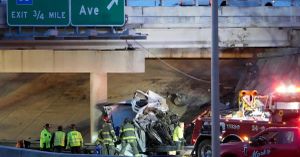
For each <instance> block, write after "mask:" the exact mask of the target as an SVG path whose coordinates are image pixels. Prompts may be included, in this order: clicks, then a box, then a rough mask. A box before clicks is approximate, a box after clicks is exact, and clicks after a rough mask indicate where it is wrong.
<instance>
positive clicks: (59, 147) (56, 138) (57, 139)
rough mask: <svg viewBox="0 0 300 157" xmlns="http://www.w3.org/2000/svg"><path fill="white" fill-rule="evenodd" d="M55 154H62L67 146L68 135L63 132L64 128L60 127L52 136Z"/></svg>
mask: <svg viewBox="0 0 300 157" xmlns="http://www.w3.org/2000/svg"><path fill="white" fill-rule="evenodd" d="M52 141H53V146H54V152H58V153H61V152H62V151H63V149H64V148H65V146H66V142H67V139H66V133H65V132H63V127H62V126H61V125H60V126H58V127H57V131H55V132H54V134H53V136H52Z"/></svg>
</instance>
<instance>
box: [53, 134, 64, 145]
mask: <svg viewBox="0 0 300 157" xmlns="http://www.w3.org/2000/svg"><path fill="white" fill-rule="evenodd" d="M65 138H66V134H65V133H64V132H63V131H56V132H55V133H54V146H63V147H64V146H65Z"/></svg>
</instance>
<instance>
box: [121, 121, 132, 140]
mask: <svg viewBox="0 0 300 157" xmlns="http://www.w3.org/2000/svg"><path fill="white" fill-rule="evenodd" d="M120 131H121V139H122V140H135V139H136V136H135V128H134V126H133V125H132V124H130V123H126V124H124V125H123V126H122V128H121V130H120Z"/></svg>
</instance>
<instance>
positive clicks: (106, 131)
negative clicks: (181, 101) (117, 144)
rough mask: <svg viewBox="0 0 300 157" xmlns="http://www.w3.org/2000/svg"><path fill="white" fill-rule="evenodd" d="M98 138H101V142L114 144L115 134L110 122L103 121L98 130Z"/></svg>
mask: <svg viewBox="0 0 300 157" xmlns="http://www.w3.org/2000/svg"><path fill="white" fill-rule="evenodd" d="M98 138H100V139H101V142H102V143H103V144H110V145H114V141H117V136H116V134H115V131H114V129H113V127H112V126H111V124H109V123H105V125H104V127H103V128H102V130H100V131H99V135H98Z"/></svg>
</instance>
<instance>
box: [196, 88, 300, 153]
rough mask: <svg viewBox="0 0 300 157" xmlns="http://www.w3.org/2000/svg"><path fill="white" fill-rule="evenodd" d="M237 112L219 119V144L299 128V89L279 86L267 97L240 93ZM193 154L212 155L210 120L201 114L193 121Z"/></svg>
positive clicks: (252, 91) (244, 91)
mask: <svg viewBox="0 0 300 157" xmlns="http://www.w3.org/2000/svg"><path fill="white" fill-rule="evenodd" d="M238 102H239V109H238V111H237V112H235V113H233V114H230V115H226V116H223V117H222V118H221V119H220V141H221V142H222V143H228V142H236V141H248V140H249V139H250V137H252V136H254V135H256V134H257V133H259V132H260V131H262V130H265V129H266V128H269V127H284V126H295V125H298V123H299V120H300V117H299V116H300V114H299V111H300V88H299V87H296V86H293V85H289V86H284V85H282V86H279V87H278V88H276V89H275V90H274V92H273V93H271V94H269V95H264V96H262V95H258V93H257V91H256V90H242V91H240V92H239V98H238ZM193 123H194V130H193V135H192V141H191V142H192V144H194V150H193V152H192V154H193V155H195V156H198V157H207V156H210V154H211V119H210V116H209V115H207V114H200V115H199V116H198V117H197V118H196V119H195V120H194V121H193Z"/></svg>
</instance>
